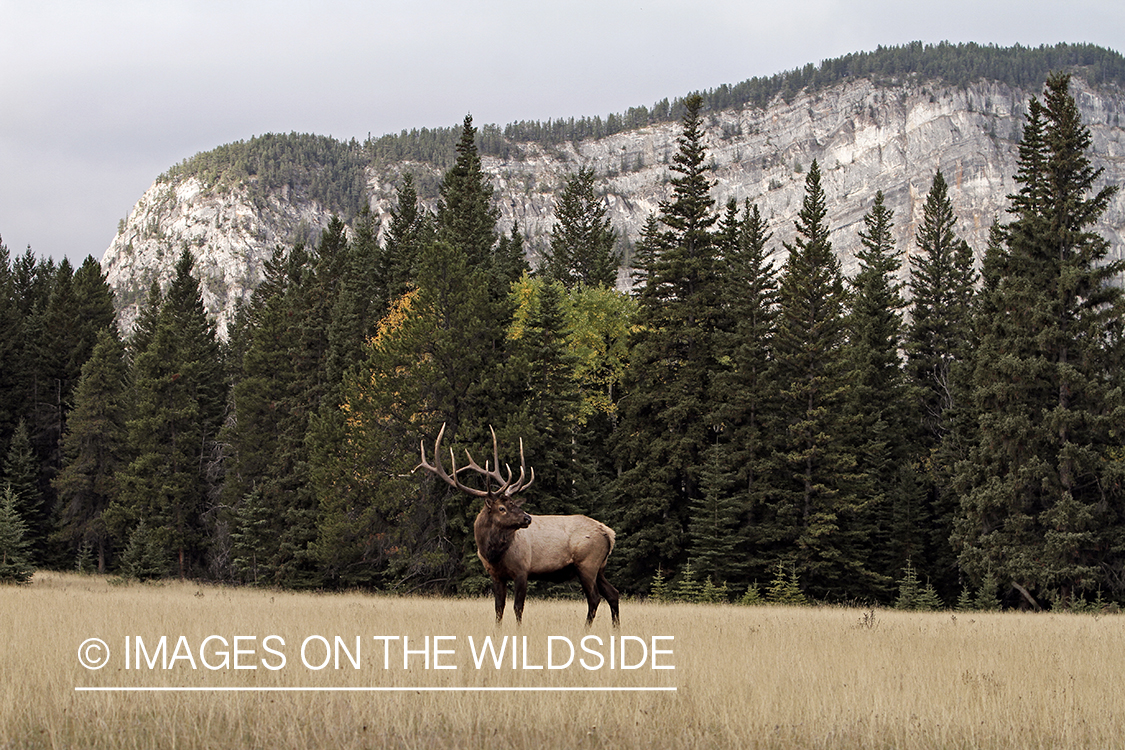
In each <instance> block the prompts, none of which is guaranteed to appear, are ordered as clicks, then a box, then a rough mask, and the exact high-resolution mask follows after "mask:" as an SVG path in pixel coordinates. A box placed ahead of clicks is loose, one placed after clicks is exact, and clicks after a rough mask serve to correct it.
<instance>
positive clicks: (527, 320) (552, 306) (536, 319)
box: [504, 276, 590, 514]
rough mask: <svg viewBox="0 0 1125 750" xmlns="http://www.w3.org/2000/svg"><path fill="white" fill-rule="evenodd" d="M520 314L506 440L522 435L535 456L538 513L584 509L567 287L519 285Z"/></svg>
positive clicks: (514, 329)
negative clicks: (513, 407) (512, 402)
mask: <svg viewBox="0 0 1125 750" xmlns="http://www.w3.org/2000/svg"><path fill="white" fill-rule="evenodd" d="M512 296H513V298H514V300H515V303H516V315H515V317H514V319H513V322H512V326H511V328H510V329H509V332H508V338H509V342H510V343H509V351H510V358H509V360H508V371H509V372H508V375H507V377H510V378H512V379H514V380H515V382H514V383H513V386H512V394H513V396H514V399H515V402H516V403H517V404H518V407H517V410H516V413H515V414H514V415H513V418H512V420H511V421H510V422H509V429H508V430H507V431H506V432H507V433H508V434H507V436H506V437H507V438H508V439H506V440H504V442H505V443H507V444H514V443H515V441H516V439H517V438H520V437H522V438H523V441H524V446H525V448H526V449H527V451H528V455H529V456H533V457H534V466H535V486H536V492H535V496H534V499H533V502H534V504H535V507H534V512H536V513H539V514H546V513H556V514H559V513H586V512H589V510H590V509H589V508H588V507H583V505H582V502H583V499H584V498H583V497H582V494H580V492H579V489H580V488H585V487H588V486H589V485H588V483H586V482H581V481H579V477H578V476H576V475H577V473H578V471H579V470H580V469H581V467H583V466H584V465H586V463H585V462H584V461H583V460H581V459H582V458H583V457H582V456H581V453H580V450H579V449H580V445H579V442H580V435H579V431H578V429H577V427H578V418H579V414H580V411H581V393H580V392H579V388H578V386H579V384H578V381H577V379H576V376H575V370H576V368H577V364H578V363H577V357H576V355H575V354H574V353H573V351H572V350H571V348H570V345H569V340H568V339H569V336H570V325H569V322H568V321H567V317H566V309H565V305H566V290H565V288H564V287H563V285H562V284H561V283H559V282H551V281H545V280H539V279H536V280H531V279H529V278H528V277H527V276H525V277H524V278H523V280H522V281H521V282H519V283H518V284H515V285H514V286H513V290H512Z"/></svg>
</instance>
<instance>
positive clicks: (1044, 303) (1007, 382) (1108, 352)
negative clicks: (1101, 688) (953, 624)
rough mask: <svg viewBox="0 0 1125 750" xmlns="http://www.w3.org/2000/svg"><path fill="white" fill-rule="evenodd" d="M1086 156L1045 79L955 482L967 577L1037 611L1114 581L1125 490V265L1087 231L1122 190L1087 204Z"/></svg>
mask: <svg viewBox="0 0 1125 750" xmlns="http://www.w3.org/2000/svg"><path fill="white" fill-rule="evenodd" d="M1089 147H1090V134H1089V131H1088V130H1087V129H1086V128H1085V126H1083V125H1082V123H1081V119H1080V117H1079V114H1078V110H1077V107H1076V106H1075V103H1074V99H1073V97H1072V96H1071V95H1070V93H1069V78H1068V77H1067V76H1065V75H1053V76H1051V77H1050V78H1049V79H1048V81H1047V85H1046V88H1045V92H1044V102H1043V103H1040V102H1039V101H1038V99H1033V100H1032V102H1031V104H1030V106H1029V112H1028V122H1027V126H1026V127H1025V128H1024V139H1023V141H1022V142H1021V146H1020V160H1019V165H1020V169H1019V172H1018V174H1017V175H1016V181H1017V183H1018V184H1019V185H1020V189H1019V191H1018V192H1017V193H1016V194H1015V195H1013V196H1011V201H1012V207H1011V209H1010V211H1011V213H1012V216H1013V221H1012V222H1011V223H1010V224H1009V225H1008V226H1007V227H1006V228H1005V231H1004V235H1005V244H1004V248H1003V249H1002V251H1000V252H994V253H993V257H991V258H990V259H989V268H988V276H987V277H986V281H987V285H986V291H985V292H984V296H985V297H986V298H987V299H986V300H985V303H984V304H982V306H981V309H982V310H985V311H987V315H986V316H985V317H984V318H983V319H979V320H978V329H979V332H980V345H979V348H978V351H977V354H976V357H975V360H974V364H975V370H974V372H973V381H972V384H973V390H972V396H973V406H974V408H975V409H976V414H977V419H978V423H979V437H978V440H977V442H976V444H975V446H974V447H973V448H972V450H971V452H970V455H969V460H967V461H963V462H961V463H960V464H959V465H958V471H957V474H956V476H955V480H956V487H957V489H958V490H959V491H960V494H961V509H962V514H961V516H960V517H959V518H958V523H957V529H956V539H957V542H958V543H959V546H960V563H961V565H962V568H963V569H964V570H965V572H966V573H968V575H969V576H970V578H971V579H973V580H974V581H985V580H986V578H987V577H988V576H993V577H994V580H996V581H999V582H1003V583H1006V582H1008V581H1011V582H1012V585H1013V588H1015V589H1016V590H1018V591H1020V593H1021V594H1023V595H1025V596H1026V597H1028V598H1032V599H1034V600H1035V601H1031V602H1029V603H1031V604H1033V605H1036V606H1038V602H1039V600H1044V601H1046V600H1050V599H1057V600H1058V601H1060V602H1061V603H1062V604H1063V605H1064V606H1066V605H1067V604H1068V603H1070V602H1072V601H1075V600H1077V599H1079V598H1081V596H1082V594H1083V593H1084V592H1090V591H1094V590H1096V589H1097V588H1098V587H1099V586H1100V585H1103V584H1109V585H1110V586H1111V587H1112V586H1115V585H1116V583H1115V582H1116V581H1118V580H1119V579H1118V578H1117V577H1115V576H1106V575H1105V572H1104V571H1105V570H1107V569H1115V568H1116V567H1118V566H1119V565H1120V560H1119V559H1118V558H1116V557H1115V554H1117V553H1115V552H1113V550H1114V549H1116V548H1117V546H1116V545H1117V542H1116V538H1117V537H1118V536H1119V535H1120V523H1121V522H1120V519H1119V517H1118V516H1117V513H1118V510H1117V509H1119V508H1120V507H1121V499H1122V498H1121V489H1120V487H1121V485H1120V482H1119V481H1117V479H1116V478H1115V476H1111V475H1110V474H1108V473H1107V472H1112V471H1114V467H1113V463H1114V462H1113V461H1109V460H1107V458H1108V457H1109V456H1110V455H1112V453H1111V452H1112V451H1114V450H1117V449H1119V446H1120V438H1119V437H1117V436H1116V435H1117V430H1118V428H1119V425H1120V419H1119V417H1117V416H1116V415H1117V414H1120V410H1121V408H1122V402H1121V395H1120V390H1119V389H1118V388H1116V387H1115V383H1117V382H1119V381H1120V378H1121V374H1122V373H1121V369H1120V367H1121V362H1120V359H1119V357H1118V356H1117V354H1116V352H1114V351H1113V349H1112V347H1113V345H1114V342H1113V340H1114V336H1115V331H1118V330H1119V329H1120V327H1121V322H1122V321H1121V315H1122V305H1121V302H1122V294H1121V290H1120V289H1119V288H1118V287H1116V286H1115V285H1113V284H1112V283H1111V281H1112V279H1113V278H1114V276H1115V275H1116V274H1119V273H1121V272H1122V270H1123V269H1125V263H1123V262H1121V261H1108V262H1107V261H1106V257H1107V254H1108V249H1109V244H1108V242H1107V241H1106V240H1105V239H1104V238H1103V237H1101V236H1099V235H1097V234H1096V233H1094V232H1093V231H1092V230H1091V229H1090V227H1091V225H1092V224H1093V223H1094V222H1095V221H1097V219H1098V217H1099V216H1101V215H1102V214H1103V213H1104V212H1105V210H1106V207H1107V205H1108V202H1109V200H1110V198H1111V197H1112V196H1113V194H1114V192H1115V189H1116V188H1115V187H1104V188H1102V189H1101V190H1099V191H1098V192H1097V193H1093V190H1094V185H1095V183H1096V181H1097V180H1098V178H1099V176H1100V174H1101V171H1100V170H1097V169H1094V168H1093V167H1092V166H1091V164H1090V160H1089V157H1088V156H1087V155H1086V151H1087V150H1088V149H1089ZM982 586H983V583H982ZM1024 592H1028V593H1026V594H1024ZM1121 593H1123V592H1122V591H1120V590H1115V591H1114V595H1117V596H1119V595H1120V594H1121Z"/></svg>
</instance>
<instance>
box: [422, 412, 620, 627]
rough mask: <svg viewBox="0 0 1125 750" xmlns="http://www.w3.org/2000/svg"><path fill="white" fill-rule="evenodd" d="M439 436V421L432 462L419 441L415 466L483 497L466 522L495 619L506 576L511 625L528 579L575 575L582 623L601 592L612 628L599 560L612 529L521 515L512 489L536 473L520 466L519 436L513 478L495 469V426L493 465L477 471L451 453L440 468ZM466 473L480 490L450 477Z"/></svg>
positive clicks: (587, 521) (613, 602)
mask: <svg viewBox="0 0 1125 750" xmlns="http://www.w3.org/2000/svg"><path fill="white" fill-rule="evenodd" d="M444 434H445V425H442V427H441V431H440V432H438V436H437V440H436V441H435V443H434V463H433V465H431V464H429V463H428V462H427V461H426V446H425V443H423V444H422V463H421V467H422V468H425V469H426V470H427V471H430V472H432V473H434V474H436V475H437V476H438V477H441V478H442V479H443V480H444V481H445V482H447V483H448V484H449V485H451V486H453V487H456V488H457V489H459V490H461V491H462V492H466V493H468V494H470V495H474V496H476V497H480V498H483V499H484V507H482V508H481V510H480V513H478V514H477V518H476V521H474V522H473V534H474V536H475V537H476V541H477V557H479V558H480V561H481V562H482V563H484V569H485V571H487V572H488V575H489V577H490V578H491V579H492V593H493V595H494V596H495V598H496V622H498V623H499V622H500V621H501V620H502V619H503V617H504V604H505V600H506V598H507V592H508V581H512V594H513V597H514V602H513V609H514V610H515V613H516V622H521V621H522V620H523V603H524V598H525V597H526V596H527V582H528V581H529V580H547V581H555V582H560V581H568V580H570V579H572V578H575V577H577V578H578V582H579V583H581V584H582V590H583V591H584V592H585V594H586V602H587V604H588V605H589V611H588V612H587V614H586V625H589V624H590V623H592V622H593V621H594V615H595V614H597V611H598V605H599V604H600V603H601V600H602V597H605V600H606V601H607V602H609V609H610V612H611V613H612V615H613V624H614V626H615V627H616V626H617V625H618V623H619V618H618V599H619V597H618V593H617V589H615V588H614V587H613V586H612V585H611V584H610V582H609V581H608V580H606V577H605V564H606V560H608V559H609V553H610V552H612V551H613V542H614V533H613V529H611V528H609V527H608V526H606V525H605V524H604V523H601V522H600V521H595V520H594V519H592V518H588V517H587V516H533V515H530V514H528V513H525V512H524V511H523V507H522V506H523V503H524V498H519V497H517V494H518V493H520V492H522V491H523V490H525V489H527V488H528V487H529V486H530V485H531V483H532V482H533V481H534V480H535V470H534V469H532V470H531V471H530V472H527V471H526V469H525V466H524V458H523V440H520V473H519V478H518V479H517V480H516V481H514V482H513V481H512V470H511V468H510V467H507V466H505V468H506V469H507V472H508V474H507V477H506V478H505V477H504V476H503V475H501V473H500V470H499V467H500V461H499V456H498V451H497V446H496V432H495V431H493V433H492V456H493V461H492V468H489V463H488V462H487V461H486V462H485V465H484V468H481V467H480V466H479V465H477V463H476V461H474V460H473V457H472V456H471V455H470V454H469V452H468V451H466V452H465V456H466V457H467V458H468V460H469V464H468V466H464V467H462V468H460V469H458V468H457V464H456V461H455V459H454V456H453V451H452V450H450V452H449V457H450V462H451V466H452V468H453V471H452V473H447V472H446V471H445V468H444V467H443V466H442V463H441V439H442V436H443V435H444ZM470 470H471V471H474V472H477V473H478V474H481V475H482V476H483V477H484V481H485V489H483V490H480V489H476V488H475V487H470V486H467V485H465V484H464V483H462V482H461V480H460V479H459V478H458V476H457V475H458V474H460V473H461V472H465V471H470ZM525 477H526V479H525ZM494 484H495V487H494V486H493V485H494Z"/></svg>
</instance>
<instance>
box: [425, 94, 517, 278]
mask: <svg viewBox="0 0 1125 750" xmlns="http://www.w3.org/2000/svg"><path fill="white" fill-rule="evenodd" d="M476 133H477V130H476V128H474V127H473V118H472V116H471V115H465V122H464V125H463V126H462V129H461V140H460V141H459V142H458V144H457V160H456V162H455V163H454V165H453V167H452V168H451V169H450V170H449V171H448V172H446V174H445V177H444V178H443V179H442V182H441V188H440V190H439V196H440V202H439V204H438V211H437V239H438V240H439V241H441V242H445V243H448V244H449V245H452V246H453V247H454V248H456V249H457V250H458V251H459V252H461V253H464V255H465V259H466V261H467V263H468V267H469V268H471V269H477V268H486V267H487V266H488V265H489V262H490V259H491V256H492V251H493V248H494V247H495V246H496V241H497V234H496V220H497V218H498V217H499V215H500V213H499V211H498V210H497V208H496V206H495V205H494V204H493V201H492V184H491V183H490V182H489V180H488V176H487V175H486V174H485V173H484V169H483V168H482V167H481V163H480V155H479V154H478V153H477V145H476ZM503 291H504V293H505V294H507V289H506V288H505V289H504V290H503Z"/></svg>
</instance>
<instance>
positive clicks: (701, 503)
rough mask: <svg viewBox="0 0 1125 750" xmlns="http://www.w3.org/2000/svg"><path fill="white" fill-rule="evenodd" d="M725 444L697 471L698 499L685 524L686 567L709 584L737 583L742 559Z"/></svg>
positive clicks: (738, 505)
mask: <svg viewBox="0 0 1125 750" xmlns="http://www.w3.org/2000/svg"><path fill="white" fill-rule="evenodd" d="M726 452H727V444H726V443H718V442H717V443H715V444H714V445H712V446H711V447H710V448H709V449H708V451H707V459H706V463H705V465H704V467H703V470H702V471H701V472H700V484H701V485H702V486H701V496H700V497H699V498H698V499H696V500H694V501H693V502H692V505H691V517H690V518H691V520H690V521H689V523H688V538H689V539H690V543H689V545H690V546H689V552H690V556H689V558H688V564H689V565H690V566H691V567H692V568H693V569H694V570H697V571H699V572H700V574H704V575H706V576H707V580H708V581H714V580H718V581H719V582H721V583H723V584H724V585H725V584H726V582H727V581H734V580H740V579H741V578H742V577H743V575H744V573H745V556H744V555H740V554H738V542H739V536H738V533H737V532H738V529H739V527H740V526H741V523H742V519H743V503H742V502H741V500H742V497H741V496H740V495H738V494H736V493H735V492H733V486H732V485H733V484H734V477H733V472H731V471H729V470H727V469H726V468H725V465H726V463H727V461H726V460H725V458H726V456H725V453H726Z"/></svg>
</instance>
